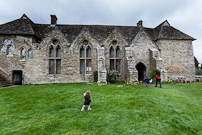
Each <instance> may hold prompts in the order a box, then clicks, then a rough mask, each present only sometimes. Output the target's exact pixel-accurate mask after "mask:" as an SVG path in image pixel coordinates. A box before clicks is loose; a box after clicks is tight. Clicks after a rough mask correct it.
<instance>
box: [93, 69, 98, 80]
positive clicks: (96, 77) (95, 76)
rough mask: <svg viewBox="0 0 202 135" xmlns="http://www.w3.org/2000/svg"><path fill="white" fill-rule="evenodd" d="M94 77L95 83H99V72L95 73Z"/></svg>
mask: <svg viewBox="0 0 202 135" xmlns="http://www.w3.org/2000/svg"><path fill="white" fill-rule="evenodd" d="M93 76H94V82H97V80H98V71H94V72H93Z"/></svg>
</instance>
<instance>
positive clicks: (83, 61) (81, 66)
mask: <svg viewBox="0 0 202 135" xmlns="http://www.w3.org/2000/svg"><path fill="white" fill-rule="evenodd" d="M80 74H85V60H80Z"/></svg>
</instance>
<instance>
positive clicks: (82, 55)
mask: <svg viewBox="0 0 202 135" xmlns="http://www.w3.org/2000/svg"><path fill="white" fill-rule="evenodd" d="M84 57H85V50H84V48H83V46H82V47H81V49H80V58H84Z"/></svg>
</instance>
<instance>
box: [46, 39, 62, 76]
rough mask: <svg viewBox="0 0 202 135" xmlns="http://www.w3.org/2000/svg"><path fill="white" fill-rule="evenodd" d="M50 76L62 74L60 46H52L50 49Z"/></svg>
mask: <svg viewBox="0 0 202 135" xmlns="http://www.w3.org/2000/svg"><path fill="white" fill-rule="evenodd" d="M55 42H56V41H55ZM49 74H61V48H60V46H59V45H58V46H53V45H51V46H50V48H49Z"/></svg>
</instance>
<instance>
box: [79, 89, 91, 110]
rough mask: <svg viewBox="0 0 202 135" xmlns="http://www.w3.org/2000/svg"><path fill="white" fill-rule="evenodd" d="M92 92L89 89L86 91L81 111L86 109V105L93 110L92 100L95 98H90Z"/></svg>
mask: <svg viewBox="0 0 202 135" xmlns="http://www.w3.org/2000/svg"><path fill="white" fill-rule="evenodd" d="M90 94H91V92H90V91H89V90H88V91H87V92H86V93H84V98H85V101H84V104H83V107H82V109H81V111H85V106H86V105H88V110H91V108H90V102H93V100H90Z"/></svg>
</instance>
